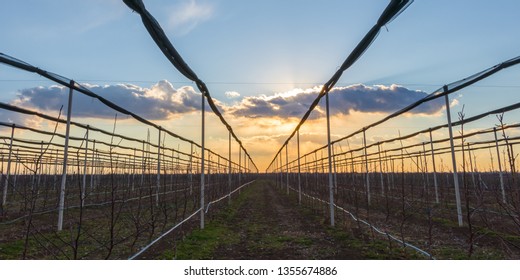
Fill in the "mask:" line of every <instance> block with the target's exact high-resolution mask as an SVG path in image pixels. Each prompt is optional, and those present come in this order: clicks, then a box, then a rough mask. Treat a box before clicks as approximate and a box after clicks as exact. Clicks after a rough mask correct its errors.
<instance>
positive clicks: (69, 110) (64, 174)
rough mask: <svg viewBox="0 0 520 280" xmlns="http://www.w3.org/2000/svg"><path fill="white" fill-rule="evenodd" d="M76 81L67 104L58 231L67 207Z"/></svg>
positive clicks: (71, 86) (70, 87)
mask: <svg viewBox="0 0 520 280" xmlns="http://www.w3.org/2000/svg"><path fill="white" fill-rule="evenodd" d="M73 88H74V81H70V85H69V101H68V105H67V126H66V128H65V144H64V148H63V169H62V172H61V186H60V201H59V206H58V231H61V230H62V229H63V211H64V208H65V184H66V182H67V159H68V153H69V135H70V118H71V115H72V94H73V92H74V90H73Z"/></svg>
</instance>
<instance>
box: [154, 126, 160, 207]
mask: <svg viewBox="0 0 520 280" xmlns="http://www.w3.org/2000/svg"><path fill="white" fill-rule="evenodd" d="M160 188H161V127H159V139H158V140H157V184H156V186H155V205H156V206H159V189H160Z"/></svg>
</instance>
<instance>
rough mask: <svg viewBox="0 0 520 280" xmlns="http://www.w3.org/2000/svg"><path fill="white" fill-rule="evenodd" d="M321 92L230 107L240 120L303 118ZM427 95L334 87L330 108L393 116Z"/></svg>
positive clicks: (438, 105)
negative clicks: (243, 118)
mask: <svg viewBox="0 0 520 280" xmlns="http://www.w3.org/2000/svg"><path fill="white" fill-rule="evenodd" d="M319 92H320V88H319V87H314V88H311V89H306V90H303V89H295V90H292V91H289V92H285V93H277V94H275V95H272V96H265V95H263V96H252V97H246V98H244V99H242V101H241V102H240V103H239V104H237V105H234V106H232V107H230V108H229V111H230V112H231V113H232V114H233V115H235V116H240V117H247V118H260V117H278V118H301V117H302V116H303V114H304V113H305V112H306V111H307V110H308V108H309V107H310V105H311V103H312V102H313V101H314V100H315V99H316V97H317V96H318V94H319ZM426 95H427V93H426V92H423V91H416V90H411V89H408V88H405V87H402V86H398V85H391V86H381V85H375V86H366V85H362V84H356V85H351V86H347V87H336V88H333V89H332V90H331V91H330V93H329V97H330V108H331V114H333V115H339V114H343V115H348V114H350V112H351V111H357V112H365V113H393V112H395V111H397V110H399V109H401V108H403V107H405V106H407V105H409V104H411V103H413V102H415V101H417V100H419V99H421V98H423V97H425V96H426ZM442 106H443V103H442V102H441V101H440V100H438V101H433V102H428V103H426V104H424V105H421V106H419V107H418V108H416V109H414V110H413V111H412V112H411V113H413V114H434V113H437V112H438V111H439V110H441V109H442ZM316 109H317V110H316V112H314V113H313V114H311V118H321V117H324V115H325V111H324V108H322V107H320V105H318V107H317V108H316Z"/></svg>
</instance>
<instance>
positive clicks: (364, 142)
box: [363, 128, 370, 205]
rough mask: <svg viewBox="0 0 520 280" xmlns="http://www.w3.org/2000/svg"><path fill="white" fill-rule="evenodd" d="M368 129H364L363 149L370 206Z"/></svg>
mask: <svg viewBox="0 0 520 280" xmlns="http://www.w3.org/2000/svg"><path fill="white" fill-rule="evenodd" d="M365 132H366V129H364V128H363V147H364V151H365V171H366V172H365V174H366V175H365V176H366V180H365V181H366V185H367V186H366V190H367V203H368V205H370V177H369V176H368V175H369V173H368V154H367V137H366V133H365Z"/></svg>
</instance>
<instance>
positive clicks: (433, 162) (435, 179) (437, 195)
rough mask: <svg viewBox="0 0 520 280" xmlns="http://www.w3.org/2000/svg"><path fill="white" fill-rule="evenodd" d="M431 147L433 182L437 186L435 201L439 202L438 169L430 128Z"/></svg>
mask: <svg viewBox="0 0 520 280" xmlns="http://www.w3.org/2000/svg"><path fill="white" fill-rule="evenodd" d="M430 148H431V150H432V166H433V184H434V186H435V203H439V186H438V183H437V170H436V167H435V152H434V151H433V140H432V130H431V129H430Z"/></svg>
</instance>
